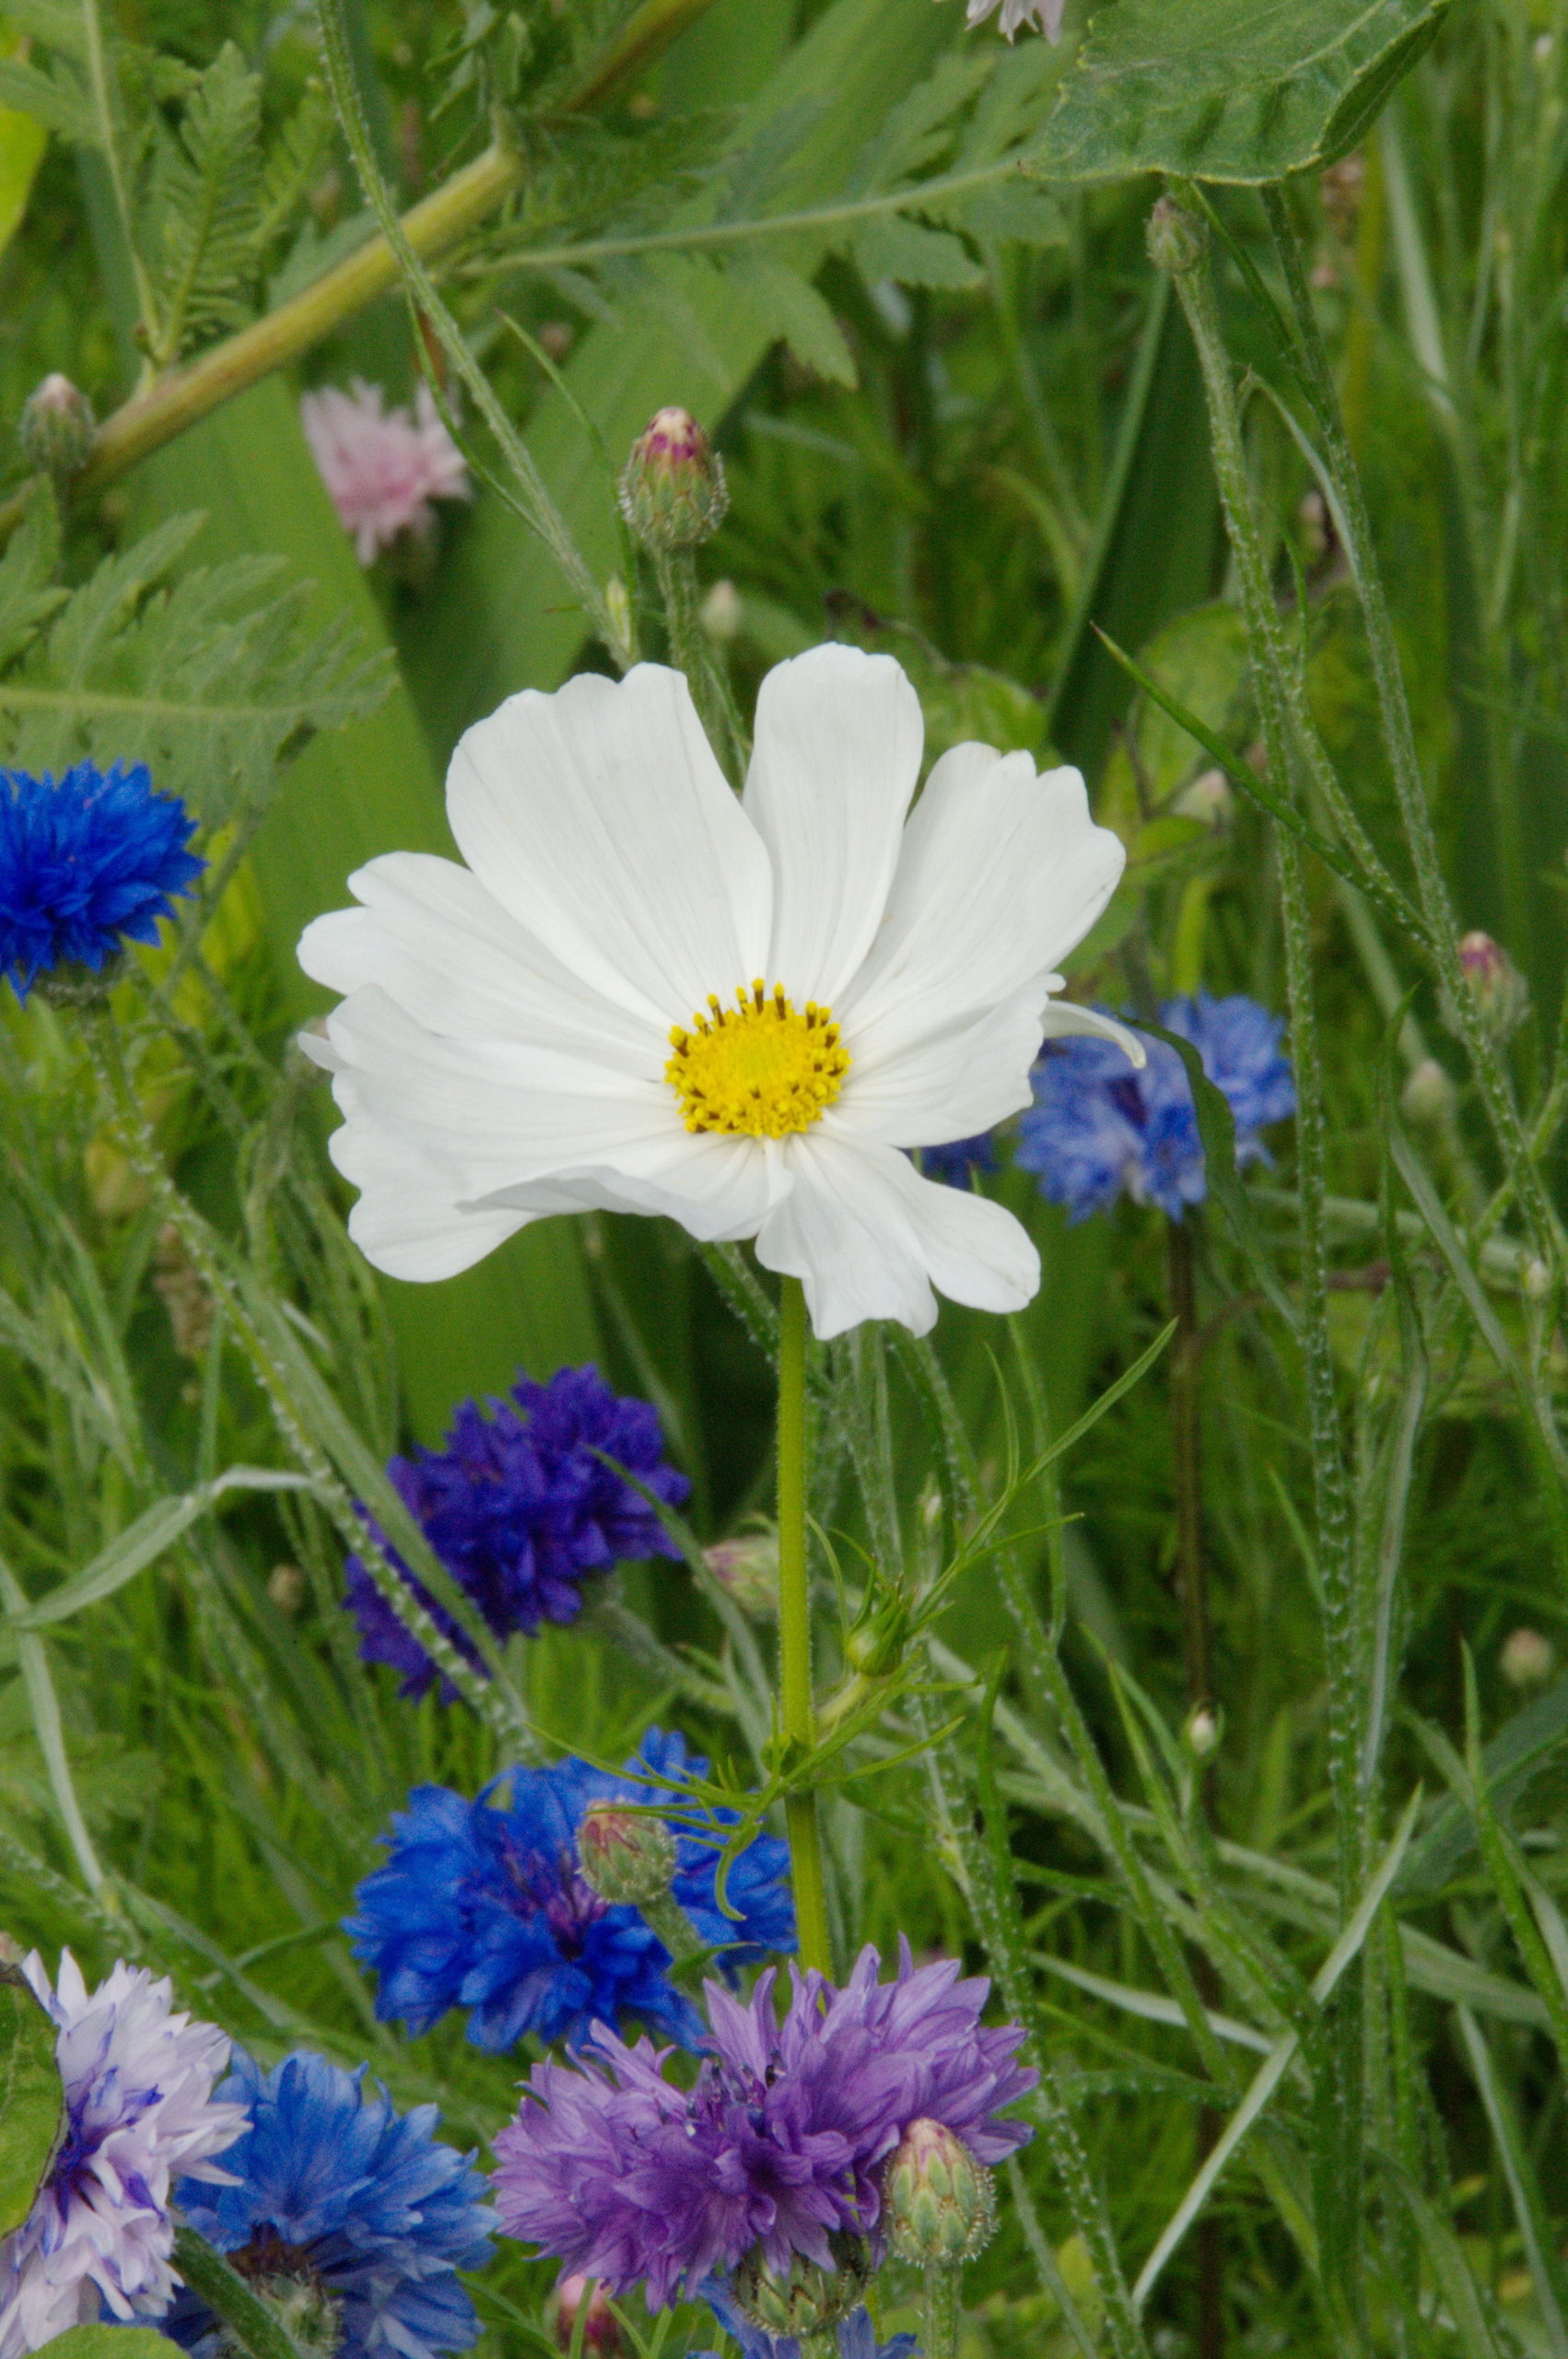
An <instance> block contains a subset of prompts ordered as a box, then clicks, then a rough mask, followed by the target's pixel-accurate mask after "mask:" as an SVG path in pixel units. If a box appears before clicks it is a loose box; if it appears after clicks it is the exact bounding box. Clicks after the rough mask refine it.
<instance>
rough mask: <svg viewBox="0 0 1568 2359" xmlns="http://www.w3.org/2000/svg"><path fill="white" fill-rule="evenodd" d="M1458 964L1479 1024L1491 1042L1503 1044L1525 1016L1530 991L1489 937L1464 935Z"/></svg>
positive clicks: (1477, 934)
mask: <svg viewBox="0 0 1568 2359" xmlns="http://www.w3.org/2000/svg"><path fill="white" fill-rule="evenodd" d="M1459 964H1460V966H1461V967H1462V968H1464V972H1465V980H1466V982H1467V983H1469V987H1470V995H1471V997H1472V998H1473V999H1474V1001H1475V1003H1476V1005H1477V1006H1478V1007H1479V1008H1480V1014H1481V1020H1482V1022H1483V1023H1484V1024H1485V1026H1486V1028H1487V1030H1488V1031H1489V1032H1490V1033H1491V1035H1492V1039H1494V1040H1506V1039H1507V1038H1508V1036H1509V1034H1510V1033H1511V1032H1516V1031H1517V1030H1518V1028H1519V1027H1520V1025H1521V1024H1522V1023H1523V1022H1524V1020H1525V1017H1526V1016H1527V1015H1528V1013H1529V1006H1530V987H1529V985H1528V983H1527V982H1526V980H1525V979H1524V977H1523V975H1521V974H1520V972H1519V970H1518V968H1517V967H1515V964H1514V961H1513V960H1512V959H1511V958H1510V957H1509V956H1508V953H1507V952H1506V950H1504V948H1503V946H1502V945H1501V944H1500V943H1496V942H1493V940H1492V936H1491V934H1490V933H1467V934H1465V935H1464V936H1463V938H1462V939H1461V941H1460V944H1459Z"/></svg>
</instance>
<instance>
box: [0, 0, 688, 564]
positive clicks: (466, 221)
mask: <svg viewBox="0 0 1568 2359" xmlns="http://www.w3.org/2000/svg"><path fill="white" fill-rule="evenodd" d="M710 6H712V0H645V5H644V6H642V7H640V8H639V9H638V11H637V13H636V15H635V16H634V17H633V18H631V21H630V22H629V23H628V24H626V25H624V26H623V27H622V29H621V30H620V31H619V32H618V33H617V34H616V35H615V36H614V39H613V40H611V41H607V42H606V43H605V45H604V47H603V50H602V51H601V52H600V53H599V55H598V56H597V57H596V58H594V59H593V60H592V62H591V64H590V65H589V66H588V68H587V70H586V71H585V73H584V75H583V76H582V79H581V80H580V81H579V83H578V84H577V85H576V87H575V88H573V89H571V90H569V91H568V93H567V94H566V96H565V97H564V98H563V99H561V100H559V101H558V102H557V106H556V111H557V112H559V113H563V114H581V113H584V112H586V111H588V109H590V108H591V107H594V106H597V105H598V103H599V101H600V100H602V99H603V98H605V97H607V96H608V95H609V93H610V92H611V91H612V90H613V89H614V88H616V87H617V86H618V85H619V84H620V83H622V82H624V81H625V80H626V77H627V76H629V75H632V74H635V73H637V72H639V71H640V70H641V68H642V67H643V66H645V65H649V64H650V63H651V61H652V60H653V58H654V57H656V56H657V55H658V53H659V52H660V51H661V49H663V48H664V47H665V46H666V45H667V44H668V43H669V42H670V41H673V40H674V38H675V36H676V34H677V33H681V32H684V31H685V29H686V27H687V26H688V25H689V24H692V23H694V22H695V21H696V18H698V17H700V16H701V15H703V13H704V12H705V10H707V9H708V7H710ZM523 171H524V158H523V157H522V155H521V152H520V151H519V150H518V149H517V148H516V147H514V146H513V145H511V143H510V142H509V141H497V143H496V144H495V145H494V146H493V147H486V149H485V151H484V153H483V155H480V156H476V157H475V158H474V161H473V162H472V163H471V164H465V165H464V166H463V167H462V170H461V171H457V172H454V173H453V174H452V176H451V180H449V181H447V182H444V183H443V185H442V186H441V187H440V188H439V189H435V190H433V191H432V192H431V194H429V195H428V196H427V197H423V198H422V199H421V200H420V202H419V203H418V204H417V205H414V206H413V207H412V208H411V210H410V211H408V212H407V213H405V214H404V216H403V218H402V222H401V225H400V230H401V235H402V237H403V238H404V240H405V241H406V242H407V245H408V247H409V248H410V250H411V251H412V252H414V253H415V255H417V256H418V257H419V258H420V259H421V260H423V259H426V258H427V257H428V256H431V255H434V254H438V253H441V252H445V251H446V250H447V249H448V248H450V247H451V246H453V245H455V244H457V243H458V242H459V241H460V240H462V238H465V237H466V236H467V235H468V233H469V232H470V230H472V229H477V228H478V226H479V224H480V223H481V222H482V221H485V220H487V219H488V218H489V217H490V216H491V214H493V213H496V212H497V211H498V210H499V209H500V207H501V205H503V204H504V202H505V201H506V199H507V198H508V197H509V195H510V194H512V192H513V190H514V189H516V188H517V187H519V186H520V185H521V181H522V177H523ZM398 267H399V265H398V256H397V254H396V252H395V251H394V249H393V246H392V241H390V240H389V239H388V238H386V237H385V236H380V237H373V238H370V239H369V240H367V241H366V243H365V244H364V245H362V246H361V247H359V248H358V250H357V252H354V253H351V254H349V255H348V256H347V257H346V258H345V260H344V261H343V262H340V263H338V264H335V266H334V267H333V269H331V270H327V271H323V272H322V276H321V277H320V278H318V279H316V280H314V281H313V282H312V284H311V285H310V286H309V287H307V288H303V289H302V290H301V291H300V293H299V294H298V295H296V296H295V297H294V298H293V299H292V300H291V301H289V302H287V303H280V304H279V305H278V307H277V309H276V311H269V312H268V313H267V315H266V317H265V318H264V319H260V320H255V321H253V322H252V324H251V325H250V326H249V327H246V328H241V329H240V331H239V333H238V334H235V335H231V336H226V337H225V339H224V341H223V342H222V343H221V344H217V345H214V346H213V347H212V348H211V350H210V351H208V352H204V353H203V355H202V356H201V358H200V359H199V360H193V362H192V363H191V364H190V366H189V367H188V368H185V369H178V370H171V371H170V374H169V375H168V376H166V377H161V378H159V379H158V381H157V382H156V383H155V384H152V385H148V386H145V387H143V388H141V389H140V390H139V391H138V392H137V393H135V394H134V395H133V396H132V398H131V400H129V401H128V402H126V403H124V404H123V406H122V407H121V408H119V409H117V410H116V411H115V412H114V414H113V416H112V417H107V418H105V420H104V422H103V424H102V425H101V426H100V427H99V430H98V433H97V434H96V435H95V437H94V438H93V447H92V453H91V456H90V457H89V458H88V463H87V464H86V466H85V467H84V468H83V469H82V472H81V474H80V475H77V476H76V480H75V482H74V483H73V485H72V490H73V493H75V494H77V495H80V494H83V493H87V494H91V493H93V492H96V491H101V490H103V489H104V487H105V486H106V485H108V484H111V483H113V482H114V481H115V480H116V478H117V477H118V476H120V475H123V474H124V473H125V472H126V470H127V468H129V467H134V466H135V464H136V463H137V461H138V460H139V459H145V458H146V457H147V456H148V454H149V453H150V452H154V451H160V450H162V448H163V446H164V444H165V443H166V442H171V441H172V440H174V438H175V437H176V436H177V435H180V434H183V433H184V431H185V429H186V428H187V427H190V426H194V425H195V424H196V423H197V421H198V420H199V419H201V418H204V417H208V416H210V414H211V413H212V411H214V410H215V409H220V408H221V407H222V405H223V404H224V403H225V402H227V401H232V400H233V398H234V396H235V395H236V393H244V392H245V391H246V390H247V389H248V388H249V387H250V386H252V385H254V384H257V383H259V381H261V379H262V378H263V377H270V376H271V375H272V373H273V371H274V370H277V369H286V368H287V366H288V365H289V363H290V362H291V361H294V360H298V358H300V356H301V355H302V354H304V353H306V352H309V351H310V347H311V346H312V345H316V344H319V343H320V342H321V340H322V337H323V336H326V335H330V334H332V333H333V330H334V329H335V328H339V327H341V326H342V325H343V323H344V322H345V320H351V319H353V318H354V317H355V315H356V313H357V312H359V311H364V310H365V309H366V307H367V305H369V304H370V303H373V302H374V301H375V300H376V299H377V298H378V296H381V295H384V294H386V293H387V292H388V290H389V288H392V287H395V286H396V284H397V280H398ZM29 493H30V487H29V488H28V489H24V490H22V491H20V492H18V493H17V494H16V495H15V496H14V498H12V499H8V500H5V501H0V543H3V542H4V541H5V540H6V536H7V535H8V534H10V533H12V532H14V531H15V529H16V527H17V526H18V524H19V523H20V522H21V521H22V518H23V516H24V515H25V514H26V513H27V504H28V499H29Z"/></svg>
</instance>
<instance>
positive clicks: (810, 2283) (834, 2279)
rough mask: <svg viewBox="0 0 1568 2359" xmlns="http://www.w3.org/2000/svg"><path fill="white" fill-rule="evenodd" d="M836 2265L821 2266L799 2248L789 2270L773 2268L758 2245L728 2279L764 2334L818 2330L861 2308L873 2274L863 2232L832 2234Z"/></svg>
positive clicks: (741, 2306)
mask: <svg viewBox="0 0 1568 2359" xmlns="http://www.w3.org/2000/svg"><path fill="white" fill-rule="evenodd" d="M827 2241H828V2245H829V2248H831V2250H832V2253H833V2258H834V2259H835V2261H836V2262H837V2267H836V2268H833V2269H821V2268H819V2267H818V2265H817V2264H816V2262H815V2261H813V2260H806V2259H802V2257H801V2256H800V2255H799V2254H797V2255H796V2257H795V2259H793V2261H792V2262H791V2263H790V2268H789V2271H787V2273H785V2274H783V2275H780V2274H779V2273H778V2272H777V2271H774V2270H771V2269H770V2268H769V2267H768V2265H767V2263H766V2259H764V2258H763V2254H762V2248H761V2247H760V2246H759V2245H754V2246H753V2247H752V2248H751V2250H750V2252H749V2253H747V2255H746V2256H745V2259H743V2260H742V2261H741V2262H740V2263H739V2264H738V2266H737V2267H736V2269H735V2271H734V2272H733V2274H732V2275H731V2279H730V2292H731V2296H732V2297H733V2300H734V2303H735V2306H736V2308H737V2309H738V2310H739V2311H740V2312H741V2313H742V2315H743V2317H745V2318H749V2319H750V2320H751V2322H752V2324H753V2325H754V2326H757V2327H760V2328H761V2329H762V2331H763V2332H764V2334H772V2335H809V2334H817V2333H819V2332H820V2331H821V2330H823V2329H824V2328H825V2327H830V2326H836V2325H837V2323H838V2321H839V2319H840V2318H848V2315H849V2313H850V2311H851V2310H857V2309H859V2308H860V2302H861V2299H862V2297H863V2296H864V2294H865V2290H866V2282H867V2280H868V2278H869V2277H870V2275H871V2255H870V2253H869V2252H868V2251H867V2249H866V2246H865V2243H864V2241H863V2239H862V2238H860V2236H845V2235H837V2236H829V2237H828V2240H827Z"/></svg>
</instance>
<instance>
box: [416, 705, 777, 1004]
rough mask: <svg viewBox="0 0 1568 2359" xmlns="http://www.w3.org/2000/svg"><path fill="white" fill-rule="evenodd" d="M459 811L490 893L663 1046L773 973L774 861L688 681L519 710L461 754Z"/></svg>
mask: <svg viewBox="0 0 1568 2359" xmlns="http://www.w3.org/2000/svg"><path fill="white" fill-rule="evenodd" d="M447 812H448V816H449V817H450V819H451V828H452V833H453V835H454V836H455V837H456V838H457V841H458V848H459V850H460V851H462V856H463V858H464V859H465V860H466V861H467V863H468V864H469V866H470V868H471V869H472V870H473V871H474V874H475V875H476V876H477V877H478V878H479V880H480V882H481V883H482V884H483V885H484V886H486V889H487V890H488V891H490V892H491V893H493V894H494V895H495V897H496V898H497V900H498V901H500V902H502V903H503V904H504V905H505V907H506V908H507V909H508V910H510V911H511V913H512V915H513V916H514V917H515V918H516V919H518V920H519V921H520V922H521V924H522V925H523V926H525V927H526V928H527V929H528V931H529V932H530V933H532V934H535V935H537V936H538V938H539V939H540V940H541V941H542V942H543V943H544V945H546V947H547V948H548V949H550V950H552V951H553V952H554V953H555V955H556V957H557V958H559V959H560V960H561V961H562V962H563V963H564V964H565V965H566V966H567V967H568V968H570V969H571V971H572V972H573V973H574V974H576V975H579V976H580V977H581V978H582V979H583V980H585V981H586V982H590V983H591V984H592V985H593V986H594V988H595V989H596V990H598V991H600V992H603V994H604V996H605V997H606V998H608V999H612V1000H614V1001H615V1002H616V1003H617V1004H619V1005H620V1006H622V1007H625V1008H627V1009H629V1010H630V1011H631V1012H632V1013H633V1014H634V1015H640V1016H642V1017H644V1018H645V1019H647V1020H649V1021H650V1022H652V1023H654V1024H656V1025H657V1026H658V1027H659V1028H660V1029H661V1032H663V1031H667V1030H668V1029H669V1027H670V1026H671V1025H673V1024H679V1023H688V1022H689V1021H690V1019H691V1016H692V1015H693V1013H694V1012H695V1011H696V1009H697V1008H700V1007H702V1006H703V1005H704V1004H705V1003H706V1001H707V999H708V993H709V992H717V993H718V995H719V997H720V999H723V1000H726V1001H728V1000H729V999H730V998H731V996H732V994H733V993H734V992H735V990H736V989H737V987H741V986H744V985H747V984H749V983H750V982H751V980H752V979H753V977H754V976H756V975H759V974H761V973H762V971H763V968H764V967H765V966H766V956H767V943H768V927H769V921H770V918H771V914H772V879H771V874H770V872H769V868H768V861H767V854H766V851H765V850H764V848H763V845H762V842H761V840H760V839H759V838H758V836H757V833H756V830H755V827H753V826H752V824H751V822H750V820H749V819H748V818H747V817H746V816H745V814H744V812H743V810H742V809H741V807H740V804H738V803H737V802H736V800H735V797H734V795H733V794H732V793H731V791H730V789H729V787H728V786H727V785H726V783H725V780H724V776H723V773H722V771H721V770H720V768H719V765H718V763H717V762H716V761H715V759H714V757H713V752H712V749H711V747H710V746H709V745H708V740H707V738H706V737H705V736H704V735H703V734H702V726H701V723H700V722H698V720H697V717H696V711H695V710H694V708H693V705H692V700H691V696H690V694H689V692H688V690H687V687H686V684H685V680H684V679H683V678H682V677H681V675H680V674H679V673H678V672H669V671H666V670H664V669H663V668H662V667H661V665H658V664H652V663H640V664H638V666H637V668H636V669H635V670H634V671H632V672H629V673H628V674H627V675H626V678H625V679H624V680H621V681H613V680H606V679H602V678H600V677H599V676H598V675H597V674H594V673H581V674H579V675H578V677H577V678H576V679H573V680H568V682H567V684H566V686H565V687H563V688H559V689H557V690H556V693H555V694H554V695H553V696H544V695H541V694H540V693H539V691H538V690H537V689H533V688H525V689H524V690H523V691H522V693H521V696H515V697H509V698H508V699H507V701H506V703H505V704H503V705H502V706H501V707H500V708H499V710H497V711H496V712H493V713H492V714H491V715H490V717H489V719H488V720H487V721H481V722H476V723H475V725H474V727H473V728H472V729H470V730H469V731H468V732H467V734H466V735H465V736H464V737H463V738H462V741H461V743H460V744H459V745H458V748H457V751H456V752H455V753H454V754H453V756H452V759H451V769H450V770H449V772H448V774H447Z"/></svg>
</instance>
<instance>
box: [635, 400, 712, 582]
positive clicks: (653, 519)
mask: <svg viewBox="0 0 1568 2359" xmlns="http://www.w3.org/2000/svg"><path fill="white" fill-rule="evenodd" d="M619 490H620V500H621V512H622V514H623V515H624V516H625V517H626V522H627V523H628V524H629V525H630V526H631V528H632V531H633V532H634V533H635V534H637V536H638V540H639V541H640V542H641V543H642V544H643V546H644V547H645V548H650V549H664V550H670V549H686V548H695V547H696V544H697V543H698V542H699V541H706V540H708V539H709V538H710V537H711V535H712V534H714V533H716V532H717V531H718V530H719V527H720V523H721V522H723V519H724V511H725V510H726V509H727V508H728V507H729V505H730V494H729V492H728V490H727V489H726V488H725V484H724V463H723V461H722V460H721V459H720V457H719V455H718V453H717V452H715V451H714V450H713V448H712V446H711V445H710V443H709V442H708V437H707V435H706V434H705V433H704V432H703V430H702V428H701V427H700V426H699V425H698V424H697V422H696V418H695V417H693V416H692V415H691V412H690V411H689V410H684V409H661V410H660V411H658V412H657V413H656V415H655V416H654V417H650V418H649V422H648V425H647V426H646V428H644V430H643V431H642V433H641V434H639V435H638V439H637V440H636V441H635V442H634V443H633V444H632V454H631V457H630V458H629V459H628V460H627V461H626V467H625V470H624V472H623V474H622V475H621V481H620V487H619Z"/></svg>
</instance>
